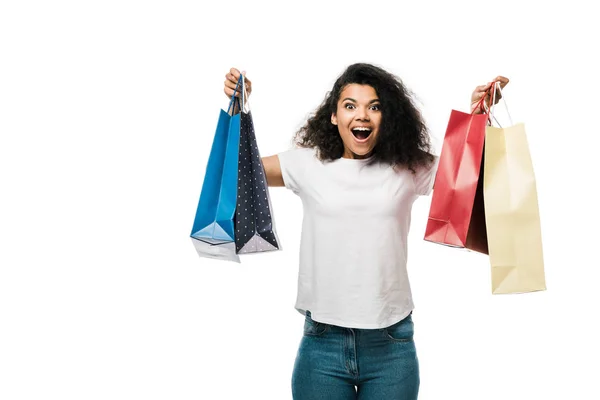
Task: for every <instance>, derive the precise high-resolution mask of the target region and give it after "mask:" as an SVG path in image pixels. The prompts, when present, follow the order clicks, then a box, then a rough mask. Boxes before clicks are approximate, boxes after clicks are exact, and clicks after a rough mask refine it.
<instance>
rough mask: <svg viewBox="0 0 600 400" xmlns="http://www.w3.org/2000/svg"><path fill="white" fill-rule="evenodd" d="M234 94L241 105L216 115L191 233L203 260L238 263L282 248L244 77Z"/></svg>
mask: <svg viewBox="0 0 600 400" xmlns="http://www.w3.org/2000/svg"><path fill="white" fill-rule="evenodd" d="M238 89H240V91H241V93H242V100H241V102H240V100H239V98H238V97H235V96H232V98H231V101H230V103H229V108H228V110H227V112H225V111H223V110H221V114H220V115H219V121H218V123H217V129H216V132H215V137H214V140H213V145H212V148H211V153H210V156H209V160H208V165H207V168H206V174H205V177H204V182H203V185H202V191H201V194H200V200H199V202H198V208H197V210H196V217H195V219H194V225H193V228H192V233H191V238H192V242H193V244H194V247H195V248H196V251H197V252H198V255H200V256H201V257H209V258H216V259H223V260H230V261H236V262H240V259H239V254H250V253H260V252H265V251H276V250H279V249H280V245H279V239H278V237H277V233H276V230H275V225H274V221H273V212H272V206H271V201H270V196H269V190H268V186H267V181H266V176H265V171H264V168H263V165H262V161H261V158H260V154H259V151H258V146H257V143H256V136H255V133H254V124H253V122H252V115H251V113H250V111H249V109H248V102H247V100H246V101H244V100H245V96H244V94H245V82H244V77H243V76H240V80H239V81H238V84H237V87H236V90H238ZM241 105H244V106H243V107H242V106H241ZM236 106H237V108H238V109H240V110H241V111H240V112H239V113H238V114H235V115H232V114H233V113H234V111H235V110H236Z"/></svg>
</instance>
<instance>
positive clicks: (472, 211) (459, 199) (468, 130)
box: [425, 110, 488, 254]
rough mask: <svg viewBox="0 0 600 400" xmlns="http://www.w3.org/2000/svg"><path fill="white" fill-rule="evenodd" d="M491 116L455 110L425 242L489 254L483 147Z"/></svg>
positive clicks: (444, 146) (436, 183)
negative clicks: (484, 204)
mask: <svg viewBox="0 0 600 400" xmlns="http://www.w3.org/2000/svg"><path fill="white" fill-rule="evenodd" d="M487 120H488V114H468V113H464V112H461V111H457V110H452V112H451V114H450V120H449V121H448V127H447V129H446V135H445V136H444V143H443V146H442V151H441V153H440V160H439V167H438V170H437V174H436V177H435V184H434V188H435V189H434V191H433V195H432V199H431V206H430V210H429V218H428V220H427V226H426V229H425V240H427V241H430V242H434V243H439V244H444V245H448V246H455V247H463V248H468V249H471V250H475V251H478V252H481V253H484V254H487V252H488V249H487V235H486V227H485V213H484V206H483V170H482V168H483V146H484V141H485V128H486V125H487Z"/></svg>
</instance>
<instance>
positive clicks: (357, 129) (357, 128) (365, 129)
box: [353, 126, 371, 132]
mask: <svg viewBox="0 0 600 400" xmlns="http://www.w3.org/2000/svg"><path fill="white" fill-rule="evenodd" d="M353 130H355V131H363V132H371V130H370V129H369V128H365V127H362V126H359V127H356V128H353Z"/></svg>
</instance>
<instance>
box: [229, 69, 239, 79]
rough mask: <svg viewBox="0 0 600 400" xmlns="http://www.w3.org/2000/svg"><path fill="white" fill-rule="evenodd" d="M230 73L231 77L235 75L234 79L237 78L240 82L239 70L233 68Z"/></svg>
mask: <svg viewBox="0 0 600 400" xmlns="http://www.w3.org/2000/svg"><path fill="white" fill-rule="evenodd" d="M229 73H230V74H231V75H233V77H234V78H235V80H238V79H240V71H239V70H238V69H237V68H231V69H230V70H229Z"/></svg>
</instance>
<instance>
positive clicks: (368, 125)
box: [331, 83, 381, 158]
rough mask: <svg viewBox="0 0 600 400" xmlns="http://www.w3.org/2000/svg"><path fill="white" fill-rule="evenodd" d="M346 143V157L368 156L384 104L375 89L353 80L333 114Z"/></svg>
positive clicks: (377, 132) (333, 122)
mask: <svg viewBox="0 0 600 400" xmlns="http://www.w3.org/2000/svg"><path fill="white" fill-rule="evenodd" d="M331 123H332V124H334V125H337V127H338V131H339V132H340V136H341V138H342V141H343V142H344V155H343V157H344V158H366V157H369V156H370V155H371V153H372V151H373V148H374V147H375V144H376V143H377V136H378V134H379V125H380V124H381V104H380V103H379V98H378V97H377V93H376V92H375V89H374V88H373V87H371V86H369V85H359V84H357V83H351V84H349V85H347V86H346V87H345V88H344V90H342V93H341V95H340V99H339V101H338V103H337V111H336V112H335V113H334V114H332V115H331Z"/></svg>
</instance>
